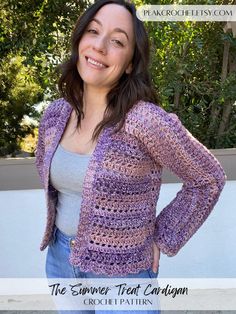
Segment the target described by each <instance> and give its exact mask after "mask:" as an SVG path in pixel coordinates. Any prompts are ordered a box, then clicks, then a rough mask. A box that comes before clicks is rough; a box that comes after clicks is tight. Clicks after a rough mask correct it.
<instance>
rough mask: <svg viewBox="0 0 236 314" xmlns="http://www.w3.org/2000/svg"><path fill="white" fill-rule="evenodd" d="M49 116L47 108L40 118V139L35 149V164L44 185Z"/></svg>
mask: <svg viewBox="0 0 236 314" xmlns="http://www.w3.org/2000/svg"><path fill="white" fill-rule="evenodd" d="M46 118H47V109H46V110H45V112H44V113H43V116H42V118H41V120H40V123H39V127H38V141H37V144H36V150H35V157H36V158H35V165H36V168H37V171H38V174H39V178H40V181H41V184H42V185H43V158H44V150H45V144H44V140H45V136H44V134H45V121H46Z"/></svg>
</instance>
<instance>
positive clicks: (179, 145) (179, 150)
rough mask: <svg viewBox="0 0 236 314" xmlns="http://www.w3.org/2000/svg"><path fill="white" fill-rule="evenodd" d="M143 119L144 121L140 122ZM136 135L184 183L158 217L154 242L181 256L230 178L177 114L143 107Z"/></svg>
mask: <svg viewBox="0 0 236 314" xmlns="http://www.w3.org/2000/svg"><path fill="white" fill-rule="evenodd" d="M140 117H141V120H140ZM139 120H140V121H141V125H139V127H138V129H137V131H136V134H137V135H138V137H139V138H140V139H141V141H142V142H143V144H144V145H145V146H146V147H147V149H148V151H149V153H150V155H151V156H152V158H153V159H154V160H155V162H156V163H158V164H159V165H161V166H162V167H166V168H168V169H169V170H171V171H172V172H173V173H175V174H176V175H177V176H178V177H179V178H181V179H182V180H183V185H182V188H181V190H180V191H179V192H178V193H177V195H176V197H175V198H174V199H173V200H172V201H171V203H170V204H169V205H167V206H166V207H165V208H164V209H163V210H162V211H161V212H160V214H159V215H158V216H157V218H156V224H155V233H154V241H155V243H156V245H157V246H158V247H159V248H160V250H161V251H162V252H163V253H165V254H167V255H168V256H173V255H175V254H177V252H178V251H179V250H180V248H181V247H182V246H183V245H184V244H185V243H186V242H187V241H188V240H189V239H190V237H191V236H192V235H193V234H194V233H195V232H196V231H197V230H198V229H199V227H200V226H201V225H202V224H203V222H204V221H205V220H206V219H207V217H208V215H209V214H210V212H211V211H212V209H213V207H214V205H215V204H216V202H217V201H218V198H219V196H220V193H221V191H222V189H223V187H224V184H225V180H226V175H225V173H224V170H223V169H222V167H221V165H220V163H219V162H218V161H217V159H216V158H215V157H214V156H213V155H212V154H211V153H210V151H209V150H208V149H207V148H206V147H205V146H203V145H202V144H201V143H200V142H199V141H198V140H197V139H196V138H194V137H193V135H192V134H191V133H190V132H189V131H188V130H187V129H186V128H185V127H184V126H183V125H182V123H181V122H180V120H179V118H178V117H177V115H175V114H171V113H167V112H166V111H164V110H163V109H161V108H160V107H157V106H156V105H154V104H151V103H146V104H145V105H142V106H141V107H140V112H139Z"/></svg>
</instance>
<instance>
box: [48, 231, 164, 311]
mask: <svg viewBox="0 0 236 314" xmlns="http://www.w3.org/2000/svg"><path fill="white" fill-rule="evenodd" d="M74 238H75V237H70V236H67V235H66V234H64V233H62V232H61V231H60V230H59V229H58V228H57V227H56V226H55V227H54V232H53V238H52V240H51V242H50V243H49V246H48V251H47V257H46V267H45V270H46V276H47V278H109V277H108V276H106V275H98V274H95V273H93V272H82V271H81V270H80V269H79V267H78V266H73V265H71V264H70V263H69V254H70V251H71V245H72V243H73V240H74ZM157 276H158V272H157V273H155V272H153V270H152V269H151V268H150V269H147V270H145V271H141V272H139V273H138V274H129V275H128V276H124V277H123V276H122V278H157ZM115 277H116V278H119V277H118V276H115ZM115 277H114V278H115ZM110 278H111V277H110ZM55 305H56V306H57V304H55ZM58 313H60V314H115V313H117V314H160V311H158V310H148V311H147V310H141V311H140V310H127V311H123V310H122V311H114V310H112V311H111V310H104V311H101V310H99V311H98V310H96V311H95V310H94V311H92V310H76V311H75V310H59V311H58Z"/></svg>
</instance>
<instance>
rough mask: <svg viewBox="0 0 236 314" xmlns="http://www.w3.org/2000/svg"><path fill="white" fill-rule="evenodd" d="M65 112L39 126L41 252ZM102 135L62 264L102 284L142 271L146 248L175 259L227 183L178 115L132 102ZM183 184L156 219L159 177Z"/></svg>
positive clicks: (62, 104)
mask: <svg viewBox="0 0 236 314" xmlns="http://www.w3.org/2000/svg"><path fill="white" fill-rule="evenodd" d="M71 112H72V107H71V105H70V104H69V103H68V102H67V101H65V100H64V99H58V100H56V101H54V102H52V103H51V104H50V105H49V106H48V108H47V109H46V110H45V112H44V115H43V117H42V119H41V122H40V127H39V138H38V143H37V148H36V166H37V169H38V172H39V175H40V178H41V182H42V184H43V187H44V189H45V195H46V203H47V210H48V211H47V224H46V230H45V233H44V237H43V240H42V243H41V246H40V250H41V251H42V250H44V249H45V248H46V247H47V246H48V244H49V242H50V240H51V239H52V233H53V226H54V222H55V216H56V202H57V193H58V192H57V190H55V188H54V187H53V186H52V185H51V183H50V180H49V171H50V163H51V160H52V157H53V154H54V152H55V150H56V148H57V146H58V144H59V141H60V139H61V137H62V134H63V131H64V129H65V127H66V124H67V121H68V119H69V117H70V114H71ZM114 127H115V126H112V127H107V128H104V129H103V131H102V133H100V135H99V138H98V141H97V144H96V147H95V150H94V152H93V154H92V157H91V159H90V161H89V165H88V169H87V172H86V176H85V179H84V185H83V192H82V204H81V214H80V219H79V222H78V231H77V236H76V239H75V246H74V247H73V249H72V251H71V253H70V257H69V261H70V263H71V264H72V265H74V266H79V267H80V269H81V271H84V272H88V271H93V272H95V273H97V274H105V275H108V276H114V275H127V274H128V273H138V272H139V271H141V270H145V269H148V268H149V267H151V265H152V261H153V245H152V243H153V241H155V243H156V244H157V246H158V247H159V248H160V250H161V252H162V253H164V254H167V255H168V256H173V255H175V254H177V252H178V251H179V250H180V248H181V247H182V246H183V245H184V244H185V243H186V242H187V241H188V240H189V239H190V237H191V236H192V235H193V234H194V233H195V232H196V231H197V230H198V229H199V227H200V226H201V225H202V224H203V222H204V221H205V220H206V218H207V217H208V215H209V214H210V212H211V211H212V209H213V207H214V205H215V204H216V202H217V200H218V198H219V195H220V193H221V191H222V189H223V187H224V184H225V180H226V176H225V173H224V171H223V169H222V167H221V165H220V164H219V162H218V161H217V159H216V158H215V157H214V156H213V155H212V154H211V153H210V151H209V150H208V149H207V148H206V147H205V146H203V145H202V144H201V143H200V142H198V141H197V140H196V139H195V138H194V137H193V136H192V135H191V133H189V132H188V130H187V129H186V128H185V127H184V126H183V125H182V124H181V122H180V120H179V118H178V117H177V115H175V114H173V113H167V112H166V111H165V110H164V109H162V108H161V107H159V106H157V105H155V104H153V103H150V102H144V101H139V102H137V103H136V104H135V105H134V106H133V107H132V109H131V110H130V111H129V112H128V113H127V115H126V120H125V124H124V125H123V127H122V129H121V130H120V131H119V132H118V133H117V134H112V130H113V129H114ZM163 167H166V168H168V169H170V170H171V171H172V172H173V173H175V174H176V175H177V176H178V177H179V178H181V179H182V181H183V185H182V188H181V190H180V191H179V192H178V193H177V194H176V196H175V198H174V199H173V200H172V201H171V202H170V204H169V205H167V206H166V207H165V208H164V209H162V210H161V211H160V213H159V214H158V216H157V217H156V205H157V200H158V197H159V192H160V187H161V175H162V169H163Z"/></svg>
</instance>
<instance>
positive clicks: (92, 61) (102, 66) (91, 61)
mask: <svg viewBox="0 0 236 314" xmlns="http://www.w3.org/2000/svg"><path fill="white" fill-rule="evenodd" d="M88 62H89V63H91V64H93V65H96V66H99V67H100V68H106V66H105V65H104V64H102V63H99V62H97V61H95V60H93V59H90V58H88Z"/></svg>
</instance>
